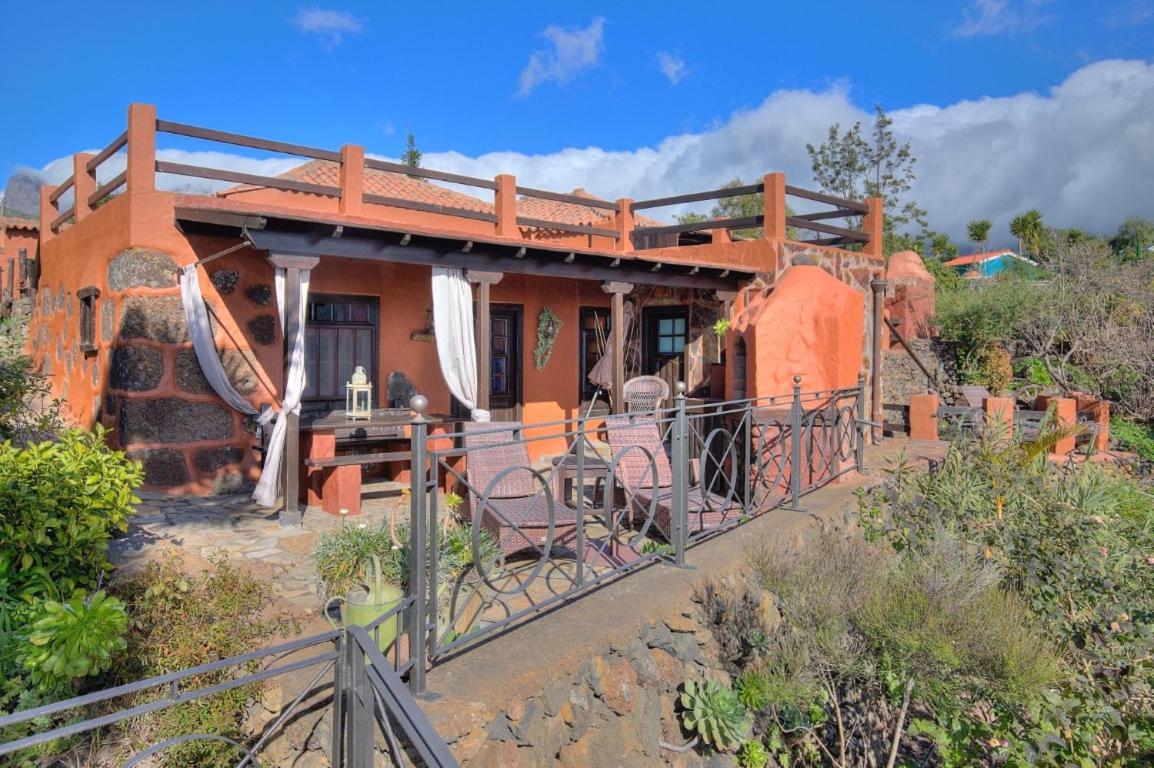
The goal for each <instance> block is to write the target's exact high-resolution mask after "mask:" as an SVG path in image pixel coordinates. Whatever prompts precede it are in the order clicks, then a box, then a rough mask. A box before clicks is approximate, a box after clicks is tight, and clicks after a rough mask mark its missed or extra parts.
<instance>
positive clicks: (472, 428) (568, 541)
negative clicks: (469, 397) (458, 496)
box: [463, 421, 577, 556]
mask: <svg viewBox="0 0 1154 768" xmlns="http://www.w3.org/2000/svg"><path fill="white" fill-rule="evenodd" d="M463 426H464V433H465V437H464V443H465V456H466V459H465V462H466V464H465V474H466V476H467V477H468V479H469V486H470V488H469V503H470V505H471V507H472V509H473V510H476V509H477V508H478V506H479V505H480V504H481V494H483V493H485V492H486V491H489V496H488V500H487V502H486V504H485V509H484V511H483V513H482V514H481V527H482V528H483V529H484V530H486V531H488V532H489V533H490V534H491V535H492V536H493V539H494V540H495V541H496V542H497V546H498V548H499V549H500V551H501V554H502V555H503V556H505V555H511V554H513V553H514V552H520V551H521V550H538V551H539V550H541V549H542V548H543V547H544V545H545V543H546V540H547V538H548V535H549V518H550V508H549V507H550V505H549V500H548V498H547V497H546V495H545V492H544V490H543V489H542V488H541V482H540V480H539V479H538V477H537V475H535V474H534V473H533V472H532V471H531V467H532V466H533V465H532V461H531V460H530V459H529V449H528V447H527V446H526V445H525V441H524V440H523V439H522V437H521V429H522V425H521V422H519V421H504V422H472V421H470V422H465V423H464V425H463ZM510 467H523V468H524V469H522V470H521V471H511V472H509V473H507V474H506V475H505V476H504V477H502V478H501V480H500V481H498V482H497V483H496V485H494V486H493V487H492V488H491V489H490V485H492V484H493V481H494V480H496V478H497V476H498V475H499V474H501V473H502V472H503V471H505V470H506V469H509V468H510ZM545 477H546V481H547V482H549V483H550V490H551V491H552V495H553V505H552V516H553V546H554V547H558V546H566V545H570V546H571V545H572V543H573V540H574V539H575V538H576V532H577V513H576V511H574V510H573V509H572V508H570V507H569V506H567V505H566V504H565V503H564V500H563V499H562V498H561V496H560V494H559V493H557V488H556V478H557V473H556V472H554V473H553V475H552V477H551V478H550V476H549V475H548V474H545Z"/></svg>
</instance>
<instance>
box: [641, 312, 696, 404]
mask: <svg viewBox="0 0 1154 768" xmlns="http://www.w3.org/2000/svg"><path fill="white" fill-rule="evenodd" d="M642 330H643V332H644V334H645V335H644V339H645V343H644V345H643V347H642V355H641V357H642V360H641V363H642V369H643V372H644V373H646V374H649V375H651V376H660V377H661V378H662V379H664V380H665V382H666V383H667V384H669V391H670V393H673V392H674V391H675V389H674V387H675V386H676V384H677V382H678V381H681V380H682V379H683V375H682V369H683V368H684V360H685V345H686V344H687V343H688V341H689V310H688V308H686V307H683V306H675V307H649V308H647V309H645V311H644V313H643V314H642Z"/></svg>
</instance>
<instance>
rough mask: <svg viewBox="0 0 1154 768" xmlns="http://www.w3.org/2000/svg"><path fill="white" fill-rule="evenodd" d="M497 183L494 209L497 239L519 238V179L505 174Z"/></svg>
mask: <svg viewBox="0 0 1154 768" xmlns="http://www.w3.org/2000/svg"><path fill="white" fill-rule="evenodd" d="M496 182H497V191H496V192H495V193H494V195H493V207H494V208H495V209H496V214H497V223H496V225H495V227H496V231H497V237H517V236H518V234H519V232H518V229H517V177H516V176H513V175H512V174H508V173H503V174H501V175H500V176H498V177H497V178H496Z"/></svg>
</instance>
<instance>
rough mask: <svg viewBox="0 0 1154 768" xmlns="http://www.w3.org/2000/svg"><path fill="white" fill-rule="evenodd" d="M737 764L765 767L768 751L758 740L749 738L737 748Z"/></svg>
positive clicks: (750, 767) (749, 767)
mask: <svg viewBox="0 0 1154 768" xmlns="http://www.w3.org/2000/svg"><path fill="white" fill-rule="evenodd" d="M737 764H738V765H739V766H741V768H765V766H766V765H768V764H769V752H768V751H767V750H766V748H765V745H764V744H762V743H761V742H760V741H757V740H756V739H750V740H749V741H747V742H745V743H744V744H742V745H741V749H739V750H737Z"/></svg>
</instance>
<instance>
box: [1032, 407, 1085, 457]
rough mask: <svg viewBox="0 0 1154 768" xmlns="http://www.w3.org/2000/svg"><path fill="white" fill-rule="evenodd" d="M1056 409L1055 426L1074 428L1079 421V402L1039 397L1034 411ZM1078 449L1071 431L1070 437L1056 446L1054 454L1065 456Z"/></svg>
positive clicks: (1064, 438) (1063, 439)
mask: <svg viewBox="0 0 1154 768" xmlns="http://www.w3.org/2000/svg"><path fill="white" fill-rule="evenodd" d="M1051 408H1053V409H1054V424H1055V425H1057V426H1058V427H1060V428H1070V429H1071V430H1072V428H1073V427H1074V426H1075V424H1076V423H1077V421H1078V401H1077V400H1074V399H1073V398H1071V397H1050V396H1048V395H1039V396H1038V397H1037V398H1036V399H1035V400H1034V410H1036V411H1048V410H1050V409H1051ZM1076 447H1077V440H1076V438H1075V436H1074V434H1073V432H1072V431H1071V433H1070V435H1069V436H1068V437H1063V438H1062V439H1061V440H1059V441H1058V442H1057V443H1055V444H1054V453H1055V454H1057V455H1058V456H1065V455H1066V454H1068V453H1071V452H1072V451H1073V450H1074V449H1075V448H1076Z"/></svg>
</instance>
